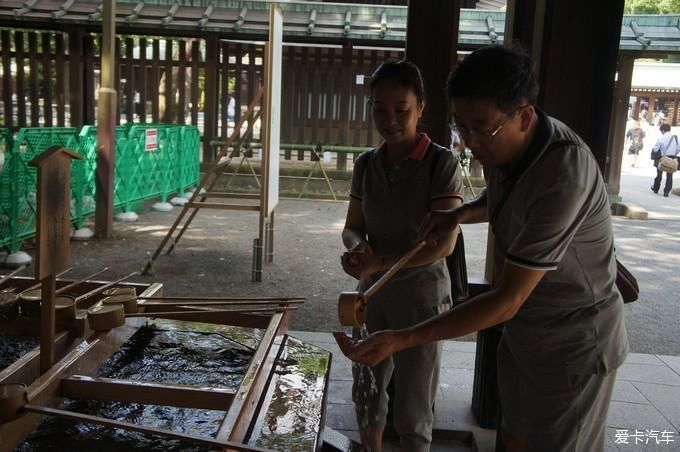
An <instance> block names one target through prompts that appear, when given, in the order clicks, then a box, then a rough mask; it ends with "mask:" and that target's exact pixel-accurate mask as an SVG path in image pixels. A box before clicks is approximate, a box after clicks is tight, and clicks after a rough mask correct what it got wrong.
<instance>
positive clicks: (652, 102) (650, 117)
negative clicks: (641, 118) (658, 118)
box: [647, 93, 657, 125]
mask: <svg viewBox="0 0 680 452" xmlns="http://www.w3.org/2000/svg"><path fill="white" fill-rule="evenodd" d="M656 99H657V98H656V96H655V95H654V94H651V93H650V94H649V104H647V121H649V124H650V125H654V107H655V106H656Z"/></svg>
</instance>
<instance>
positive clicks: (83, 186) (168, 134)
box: [0, 124, 200, 253]
mask: <svg viewBox="0 0 680 452" xmlns="http://www.w3.org/2000/svg"><path fill="white" fill-rule="evenodd" d="M148 129H155V130H156V133H157V146H156V147H155V148H150V149H147V130H148ZM57 145H58V146H64V147H68V148H71V149H74V150H76V152H78V153H79V154H81V155H82V157H83V160H76V161H73V162H72V164H71V220H72V222H73V224H74V226H75V227H76V228H80V227H82V226H83V223H84V221H85V218H87V217H88V216H89V215H92V214H93V213H94V211H95V201H94V200H95V191H96V185H95V173H96V163H97V129H96V127H94V126H85V127H83V128H82V130H81V131H80V133H79V134H77V133H76V129H73V128H63V127H62V128H58V127H55V128H30V129H21V130H19V133H18V134H17V136H16V138H14V139H13V138H12V135H11V133H9V131H7V130H6V129H0V151H2V152H4V156H5V165H4V169H3V171H2V172H1V173H0V248H4V249H7V250H8V251H9V252H10V253H14V252H16V251H18V250H19V249H20V248H21V243H22V241H23V240H24V239H25V238H27V237H30V236H33V235H34V234H35V213H36V207H37V206H36V199H35V192H36V171H35V168H33V167H30V166H29V165H28V163H29V162H30V161H31V160H33V159H34V158H35V157H36V156H37V155H39V154H40V153H41V152H43V151H45V150H47V149H48V148H50V147H52V146H57ZM199 145H200V135H199V132H198V129H196V127H193V126H174V125H167V124H152V125H133V126H131V127H130V126H119V127H117V128H116V167H115V169H114V205H115V207H118V208H122V209H123V210H125V211H130V210H133V209H134V208H135V207H136V206H137V205H139V203H140V202H141V201H142V200H145V199H149V198H153V197H160V198H161V199H162V200H163V201H165V200H167V198H168V196H169V195H170V194H171V193H173V192H184V190H186V189H187V188H188V187H190V186H192V185H195V184H197V183H198V180H199V177H200V174H199V171H200V170H199V152H200V150H199V149H200V147H199Z"/></svg>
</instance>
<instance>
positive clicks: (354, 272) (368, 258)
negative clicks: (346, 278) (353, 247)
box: [340, 251, 382, 279]
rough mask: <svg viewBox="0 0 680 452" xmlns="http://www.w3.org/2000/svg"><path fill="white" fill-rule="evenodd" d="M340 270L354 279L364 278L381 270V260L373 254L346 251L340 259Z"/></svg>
mask: <svg viewBox="0 0 680 452" xmlns="http://www.w3.org/2000/svg"><path fill="white" fill-rule="evenodd" d="M340 263H341V264H342V269H343V270H344V271H345V273H347V274H348V275H350V276H353V277H355V278H356V279H361V278H365V277H367V276H370V275H372V274H373V273H375V272H378V271H380V270H381V269H382V259H381V258H380V257H378V256H376V255H375V254H373V253H370V252H369V253H366V252H354V251H347V252H345V253H343V255H342V256H341V257H340Z"/></svg>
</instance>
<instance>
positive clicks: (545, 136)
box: [501, 106, 551, 179]
mask: <svg viewBox="0 0 680 452" xmlns="http://www.w3.org/2000/svg"><path fill="white" fill-rule="evenodd" d="M534 109H535V111H536V116H537V117H538V125H537V127H536V133H535V134H534V137H533V139H532V140H531V143H530V144H529V147H528V148H527V149H526V150H525V151H524V153H523V154H522V155H521V156H520V157H519V158H518V159H517V160H515V161H512V162H510V163H508V164H506V165H503V166H502V167H501V171H502V172H503V173H504V174H505V175H506V176H508V177H512V178H513V179H517V178H518V177H519V175H520V174H521V173H523V172H524V170H526V169H527V168H528V167H529V165H531V163H532V162H533V161H534V159H536V157H537V155H538V154H540V152H541V150H542V149H543V148H545V147H546V145H547V144H548V142H549V141H550V132H551V125H550V120H549V119H548V115H546V114H545V112H544V111H543V110H541V109H540V108H538V107H536V106H535V107H534Z"/></svg>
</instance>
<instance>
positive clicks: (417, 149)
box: [378, 133, 432, 160]
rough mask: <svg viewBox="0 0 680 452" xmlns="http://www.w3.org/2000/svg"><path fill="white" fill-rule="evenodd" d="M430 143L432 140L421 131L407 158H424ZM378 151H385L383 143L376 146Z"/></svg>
mask: <svg viewBox="0 0 680 452" xmlns="http://www.w3.org/2000/svg"><path fill="white" fill-rule="evenodd" d="M430 143H432V140H431V139H430V137H429V136H427V134H426V133H421V134H420V135H419V137H418V141H417V142H416V145H415V146H414V147H413V149H411V152H410V153H409V155H408V159H409V160H422V159H423V158H425V154H426V153H427V149H428V148H429V147H430ZM378 151H379V152H384V151H385V143H384V142H383V144H381V145H380V147H379V148H378Z"/></svg>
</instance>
